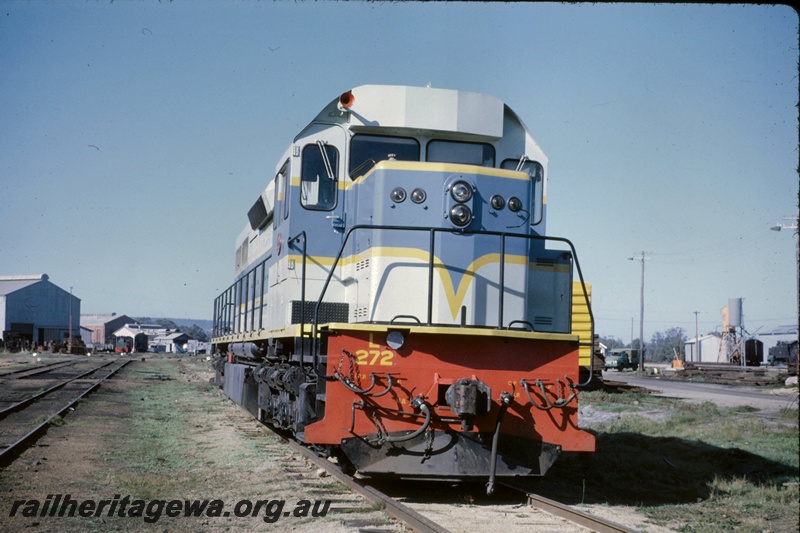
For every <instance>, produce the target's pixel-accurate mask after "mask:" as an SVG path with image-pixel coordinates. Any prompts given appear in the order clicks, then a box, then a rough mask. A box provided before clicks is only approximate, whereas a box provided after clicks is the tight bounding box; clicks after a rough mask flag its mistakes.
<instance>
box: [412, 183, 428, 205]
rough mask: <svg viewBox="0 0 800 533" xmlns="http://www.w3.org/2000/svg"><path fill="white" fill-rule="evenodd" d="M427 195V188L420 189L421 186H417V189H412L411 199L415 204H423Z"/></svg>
mask: <svg viewBox="0 0 800 533" xmlns="http://www.w3.org/2000/svg"><path fill="white" fill-rule="evenodd" d="M427 197H428V194H427V193H426V192H425V189H420V188H419V187H417V188H416V189H414V190H413V191H411V201H412V202H414V203H415V204H421V203H422V202H424V201H425V199H426V198H427Z"/></svg>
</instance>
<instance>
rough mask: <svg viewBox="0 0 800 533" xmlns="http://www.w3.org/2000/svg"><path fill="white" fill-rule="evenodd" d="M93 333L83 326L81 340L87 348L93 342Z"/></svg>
mask: <svg viewBox="0 0 800 533" xmlns="http://www.w3.org/2000/svg"><path fill="white" fill-rule="evenodd" d="M92 333H94V332H93V331H92V330H91V329H89V328H85V327H83V326H81V340H82V341H83V344H85V345H86V346H89V344H91V342H92Z"/></svg>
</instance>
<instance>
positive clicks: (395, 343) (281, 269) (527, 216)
mask: <svg viewBox="0 0 800 533" xmlns="http://www.w3.org/2000/svg"><path fill="white" fill-rule="evenodd" d="M286 154H287V155H286V162H285V163H284V164H283V165H282V166H279V168H280V171H279V172H278V174H277V176H276V178H275V180H274V181H273V182H271V183H270V186H268V188H267V194H266V195H265V198H266V197H267V196H271V197H272V200H271V201H270V200H269V199H265V200H262V203H265V204H268V209H266V210H265V211H266V212H267V214H266V215H264V216H259V217H257V218H258V221H257V223H252V224H251V226H252V229H247V228H246V229H245V231H244V232H243V235H242V237H241V243H242V244H241V245H240V246H238V249H239V250H240V251H241V250H243V252H241V255H242V257H243V256H244V255H245V254H247V253H248V250H253V249H254V248H252V247H254V246H260V248H258V249H259V252H258V254H259V255H258V257H257V258H256V259H255V260H250V261H249V263H248V262H247V261H244V260H242V261H241V265H242V266H241V268H240V269H239V271H241V274H239V276H240V281H239V282H238V283H239V285H236V286H235V288H234V289H233V290H229V292H228V293H226V294H227V295H226V296H224V297H221V298H220V299H218V300H219V301H218V303H217V304H216V305H215V310H216V311H217V314H218V315H220V316H222V317H223V319H224V320H222V324H223V326H225V327H227V328H228V329H225V327H221V328H218V329H219V331H220V334H219V336H218V338H217V339H216V345H217V346H218V349H219V351H220V356H221V357H220V362H219V363H218V365H217V366H218V370H219V376H218V377H219V381H220V383H221V382H222V381H224V383H225V384H224V389H225V390H226V393H228V395H229V396H231V397H234V396H235V398H234V399H235V400H237V401H239V403H242V404H243V405H245V407H246V408H248V409H249V410H250V411H251V412H253V414H254V415H255V416H257V417H258V418H259V419H261V420H264V421H266V422H268V423H271V424H273V425H276V426H278V427H282V428H284V429H289V430H290V431H292V432H293V433H294V434H295V435H296V437H297V439H298V440H299V441H301V442H304V443H307V444H313V445H315V446H316V447H317V449H325V450H327V451H328V453H330V454H332V455H337V456H338V457H340V458H342V459H343V460H344V461H345V462H346V463H348V464H350V465H352V467H353V468H354V469H355V470H356V471H358V472H360V473H361V474H362V475H365V476H373V477H400V478H418V479H419V478H426V479H450V480H464V479H485V478H488V479H489V484H488V486H489V491H491V490H492V489H493V487H494V484H495V479H496V478H497V477H528V476H538V475H543V474H544V473H545V472H546V471H547V469H548V468H549V467H550V466H551V465H552V463H553V461H554V460H555V459H556V458H557V457H558V455H559V454H560V453H561V452H562V451H593V450H594V436H593V435H591V434H590V433H588V432H586V431H584V430H581V429H580V428H579V427H578V395H579V391H580V389H581V387H582V386H584V385H586V383H580V375H579V367H580V361H579V356H580V354H579V352H580V350H581V348H584V349H585V348H586V346H587V345H591V340H592V336H593V331H592V328H591V327H589V330H588V331H589V332H590V334H589V335H588V336H587V335H586V334H584V333H581V335H580V336H579V335H578V334H577V332H576V331H574V330H573V323H574V322H575V318H574V317H573V307H576V306H578V307H580V306H583V307H585V309H587V311H588V315H589V318H590V320H591V310H590V306H589V301H588V292H587V289H586V286H585V284H584V283H583V279H582V274H581V273H580V268H579V265H578V264H577V257H576V252H575V249H574V247H573V246H572V244H571V243H570V242H569V241H568V240H566V239H563V238H558V237H553V236H550V235H548V234H547V232H546V229H545V219H546V209H545V207H546V205H545V204H546V201H545V200H546V192H547V190H546V176H547V159H546V157H545V155H544V153H543V152H542V150H541V148H540V147H539V146H538V144H537V143H536V142H535V141H534V140H533V138H532V137H531V135H530V134H529V132H528V130H527V128H526V127H525V126H524V125H523V124H522V122H521V121H520V120H519V118H518V117H517V116H516V115H515V114H514V113H513V112H512V111H511V110H510V109H509V108H508V107H507V106H505V105H504V104H503V103H502V102H500V101H499V100H497V99H496V98H494V97H490V96H487V95H480V94H475V93H466V92H460V91H450V90H442V89H431V88H416V87H384V86H363V87H358V88H355V89H353V90H352V91H348V92H347V93H345V94H343V95H342V97H340V98H339V99H337V100H335V101H333V102H331V104H329V105H328V106H327V107H326V108H325V109H323V110H322V112H320V114H319V115H318V116H317V118H316V119H315V120H314V121H312V123H311V124H309V126H307V127H306V128H305V129H304V130H303V131H302V132H301V133H300V134H299V135H298V136H296V137H295V140H294V143H293V145H292V146H291V147H290V148H289V150H287V153H286ZM270 187H271V189H270ZM257 205H258V202H257ZM259 212H260V211H259ZM251 222H252V221H251ZM269 222H271V226H272V227H271V228H270V227H269ZM261 243H263V245H262V244H261ZM248 247H250V248H248ZM259 265H260V267H259ZM259 268H260V270H259ZM251 272H252V275H251V274H250V273H251ZM576 274H577V276H576ZM259 276H261V278H259ZM241 280H244V281H241ZM251 280H252V281H251ZM576 284H577V286H579V287H580V290H578V291H575V290H574V287H575V285H576ZM574 294H575V295H577V296H573V295H574ZM229 308H233V309H234V310H236V311H234V312H233V313H231V312H230V311H228V309H229ZM256 323H258V328H256ZM237 328H238V330H239V331H237ZM229 330H232V331H233V334H230V333H228V331H229ZM587 337H588V338H587ZM223 357H224V358H226V359H225V360H223ZM251 377H252V378H253V379H250V378H251ZM229 390H230V393H229V392H228V391H229Z"/></svg>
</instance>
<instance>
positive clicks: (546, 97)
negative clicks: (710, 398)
mask: <svg viewBox="0 0 800 533" xmlns="http://www.w3.org/2000/svg"><path fill="white" fill-rule="evenodd" d="M797 62H798V17H797V14H796V12H795V11H794V10H792V9H790V8H788V7H786V6H755V5H752V6H749V5H674V4H663V5H645V4H634V5H628V4H577V5H574V4H544V3H530V4H529V3H498V2H492V3H486V4H483V3H468V4H460V3H454V2H447V3H430V2H424V3H382V2H377V3H317V2H313V3H295V2H277V3H273V2H255V1H243V2H202V1H192V2H189V1H176V2H162V3H159V2H156V1H142V2H114V3H108V2H97V3H95V2H86V3H83V2H80V3H78V2H58V1H50V2H35V1H34V2H14V1H5V2H3V3H1V4H0V202H1V203H0V273H3V274H28V273H40V272H46V273H47V274H49V275H50V279H51V281H52V282H53V283H55V284H56V285H59V286H61V287H63V288H66V289H68V288H69V287H73V290H74V293H75V295H76V296H78V297H80V298H81V299H82V311H83V312H85V313H92V312H117V313H125V314H128V315H131V316H169V317H176V318H178V317H180V318H195V319H209V318H211V312H212V302H213V299H214V298H215V297H216V296H217V294H218V293H219V292H221V291H222V290H224V289H225V288H226V287H227V286H228V285H229V284H230V283H231V281H232V278H233V269H234V239H235V237H236V235H237V234H238V233H239V231H240V230H241V228H242V227H243V226H244V224H245V223H246V212H247V209H248V208H249V207H250V205H251V204H252V201H253V198H254V197H255V195H257V194H258V193H259V191H261V190H262V189H263V187H264V186H265V184H266V180H267V179H268V178H269V177H270V176H271V175H272V174H273V172H274V165H275V162H276V159H277V158H278V157H279V155H280V154H281V153H282V151H283V150H284V149H285V148H286V146H287V145H288V143H289V142H290V140H291V138H292V137H293V135H294V134H295V133H297V131H298V130H299V129H300V128H302V127H303V126H304V125H305V124H306V123H307V122H308V121H309V120H310V119H311V118H312V117H313V116H314V115H315V114H316V113H317V111H319V109H321V108H322V106H324V105H325V104H327V103H328V102H329V101H330V100H331V99H333V98H334V97H336V96H337V95H338V94H340V93H341V92H344V91H345V90H347V89H350V88H352V87H355V86H358V85H362V84H367V83H377V84H404V85H420V86H422V85H425V84H427V83H431V84H432V85H433V86H435V87H443V88H453V89H463V90H469V91H477V92H484V93H489V94H492V95H495V96H497V97H499V98H501V99H502V100H504V101H505V102H506V103H507V104H508V105H510V106H511V107H512V108H513V109H514V110H515V111H516V112H517V113H518V114H519V115H520V116H521V117H522V119H523V120H524V121H525V123H526V124H527V125H528V127H529V128H530V129H531V130H532V131H533V134H534V136H535V137H536V139H537V140H538V142H539V143H540V144H541V145H542V146H543V148H544V149H545V151H546V152H547V154H548V156H549V158H550V174H549V179H550V182H549V195H548V209H549V211H548V214H549V221H548V229H549V230H550V231H551V232H553V233H555V234H557V235H559V236H563V237H567V238H570V239H572V240H573V242H574V243H575V245H576V247H577V249H578V254H579V258H580V260H581V264H582V266H583V270H584V273H585V275H586V277H587V278H588V280H589V281H590V282H591V283H592V285H593V292H594V311H595V315H596V317H597V321H598V332H599V333H600V334H602V335H606V336H609V335H611V336H616V337H619V338H621V339H623V340H625V341H627V340H629V339H630V336H631V319H635V326H634V327H635V335H634V336H636V337H638V329H639V326H638V320H639V318H638V317H639V287H640V283H639V280H640V263H639V262H638V261H629V260H628V258H629V257H631V256H632V255H633V254H634V253H639V252H641V251H645V252H646V255H647V257H648V259H647V261H646V272H645V276H646V281H645V306H646V309H645V338H646V339H650V336H651V335H652V334H653V333H654V332H656V331H664V330H666V329H667V328H670V327H682V328H684V329H685V330H686V332H687V334H689V335H690V336H693V335H694V329H695V315H694V312H695V311H698V312H699V315H698V319H699V323H700V330H701V333H702V332H706V331H713V330H714V328H715V326H718V325H719V324H720V320H721V319H720V309H721V308H722V307H723V306H725V305H727V304H728V299H729V298H739V297H740V298H744V322H745V326H746V328H747V329H748V330H749V331H751V332H753V331H756V330H758V329H759V328H761V330H762V331H766V330H769V329H771V328H773V327H775V326H778V325H781V324H793V323H795V324H796V320H797V319H796V309H797V304H796V294H797V292H796V291H797V285H796V284H797V273H796V270H795V267H796V265H795V259H794V258H795V246H794V244H795V240H794V237H793V235H792V232H791V231H783V232H780V233H777V232H773V231H770V230H769V228H770V226H773V225H774V224H775V223H777V222H780V221H781V219H782V217H784V216H794V215H796V213H797V197H798V190H797V189H798V173H797V165H798V152H797V150H798V113H797V108H796V107H795V106H796V104H797V99H798V67H797Z"/></svg>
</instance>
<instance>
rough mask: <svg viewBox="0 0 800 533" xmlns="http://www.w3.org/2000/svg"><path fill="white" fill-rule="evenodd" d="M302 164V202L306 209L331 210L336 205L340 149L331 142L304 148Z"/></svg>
mask: <svg viewBox="0 0 800 533" xmlns="http://www.w3.org/2000/svg"><path fill="white" fill-rule="evenodd" d="M302 157H303V162H302V164H301V166H300V204H301V205H302V206H303V207H305V208H306V209H312V210H316V211H330V210H331V209H333V208H334V207H336V193H337V189H338V186H337V182H338V180H339V151H338V150H337V149H336V147H334V146H331V145H329V144H321V143H319V144H309V145H306V146H305V147H304V148H303V155H302Z"/></svg>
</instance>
